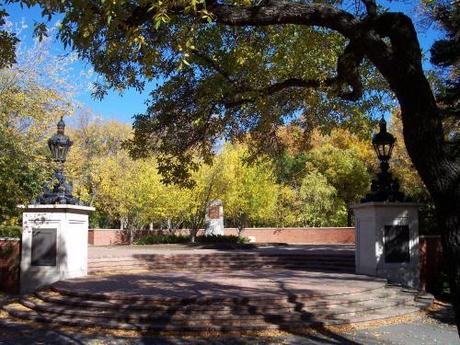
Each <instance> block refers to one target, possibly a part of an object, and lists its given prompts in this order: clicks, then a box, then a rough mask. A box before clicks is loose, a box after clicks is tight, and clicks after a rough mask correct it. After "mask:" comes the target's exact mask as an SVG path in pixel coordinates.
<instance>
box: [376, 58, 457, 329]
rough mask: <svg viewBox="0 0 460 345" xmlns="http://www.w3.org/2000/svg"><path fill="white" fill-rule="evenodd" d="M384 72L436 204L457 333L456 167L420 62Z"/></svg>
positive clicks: (417, 164)
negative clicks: (405, 67)
mask: <svg viewBox="0 0 460 345" xmlns="http://www.w3.org/2000/svg"><path fill="white" fill-rule="evenodd" d="M384 75H385V77H387V80H389V81H390V85H391V87H392V89H393V90H394V91H395V93H396V96H397V98H398V100H399V103H400V105H401V114H402V121H403V132H404V141H405V144H406V148H407V151H408V153H409V156H410V158H411V160H412V162H413V163H414V165H415V167H416V169H417V171H418V173H419V174H420V177H421V178H422V180H423V182H424V183H425V185H426V187H427V188H428V190H429V192H430V195H431V196H432V198H433V201H434V204H435V207H436V214H437V218H438V220H439V225H440V226H441V229H440V231H441V236H442V243H443V252H444V257H445V262H446V263H448V270H449V282H450V290H451V294H452V302H453V305H454V309H455V318H456V324H457V331H458V332H459V335H460V221H459V216H460V167H459V165H458V162H456V161H455V158H454V157H451V156H450V155H449V153H448V151H447V149H446V145H445V140H444V133H443V129H442V121H441V117H440V115H439V109H438V108H437V105H436V102H435V99H434V96H433V94H432V91H431V88H430V85H429V83H428V81H427V79H426V78H425V76H424V74H423V71H422V68H421V65H419V66H414V65H413V64H412V65H409V66H407V69H406V71H405V73H401V69H398V68H394V69H393V72H392V73H388V72H387V73H385V74H384Z"/></svg>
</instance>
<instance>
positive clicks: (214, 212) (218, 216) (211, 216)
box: [205, 200, 224, 236]
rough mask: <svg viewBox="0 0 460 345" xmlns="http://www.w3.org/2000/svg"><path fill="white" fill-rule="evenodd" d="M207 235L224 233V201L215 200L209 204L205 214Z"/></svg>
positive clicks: (221, 234)
mask: <svg viewBox="0 0 460 345" xmlns="http://www.w3.org/2000/svg"><path fill="white" fill-rule="evenodd" d="M205 224H206V229H205V235H206V236H209V235H219V236H223V235H224V206H223V204H222V201H220V200H214V201H211V202H210V203H209V204H208V207H207V208H206V216H205Z"/></svg>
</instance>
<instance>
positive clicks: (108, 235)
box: [88, 229, 129, 246]
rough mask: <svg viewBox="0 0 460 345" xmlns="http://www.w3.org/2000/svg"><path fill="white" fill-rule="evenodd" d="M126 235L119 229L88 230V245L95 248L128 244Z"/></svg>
mask: <svg viewBox="0 0 460 345" xmlns="http://www.w3.org/2000/svg"><path fill="white" fill-rule="evenodd" d="M128 240H129V239H128V233H127V232H126V231H124V230H120V229H90V230H89V231H88V244H91V245H95V246H111V245H119V244H128Z"/></svg>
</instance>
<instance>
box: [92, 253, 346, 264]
mask: <svg viewBox="0 0 460 345" xmlns="http://www.w3.org/2000/svg"><path fill="white" fill-rule="evenodd" d="M130 259H143V260H150V261H155V260H160V261H164V260H167V261H175V260H178V261H185V260H186V261H189V260H210V261H212V260H224V261H230V260H241V261H245V260H275V259H277V260H354V259H355V256H354V254H335V255H334V254H257V253H256V254H251V253H247V252H241V253H238V254H233V253H232V254H219V253H212V254H131V255H128V256H100V257H91V258H89V261H91V262H98V261H112V260H130Z"/></svg>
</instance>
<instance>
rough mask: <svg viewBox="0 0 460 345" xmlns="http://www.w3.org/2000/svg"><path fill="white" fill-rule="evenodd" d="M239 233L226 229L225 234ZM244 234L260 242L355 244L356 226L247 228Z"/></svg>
mask: <svg viewBox="0 0 460 345" xmlns="http://www.w3.org/2000/svg"><path fill="white" fill-rule="evenodd" d="M237 234H238V231H237V230H236V229H232V228H226V229H225V235H237ZM242 236H244V237H255V241H256V242H258V243H291V244H295V243H297V244H300V243H305V244H354V243H355V228H352V227H349V228H333V227H331V228H247V229H245V230H244V231H243V233H242Z"/></svg>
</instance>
